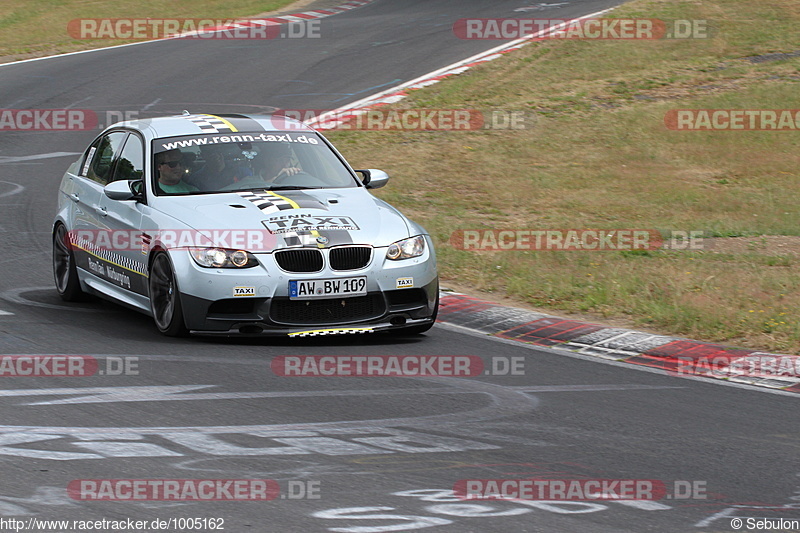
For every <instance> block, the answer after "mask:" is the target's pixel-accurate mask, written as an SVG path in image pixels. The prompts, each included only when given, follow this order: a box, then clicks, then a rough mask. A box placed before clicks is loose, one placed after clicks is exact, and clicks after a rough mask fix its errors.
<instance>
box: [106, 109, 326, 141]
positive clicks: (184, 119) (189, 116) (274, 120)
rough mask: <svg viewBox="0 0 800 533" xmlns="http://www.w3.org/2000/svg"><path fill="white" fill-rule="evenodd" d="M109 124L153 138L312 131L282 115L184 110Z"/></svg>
mask: <svg viewBox="0 0 800 533" xmlns="http://www.w3.org/2000/svg"><path fill="white" fill-rule="evenodd" d="M111 127H125V128H131V129H134V130H138V131H140V132H142V133H143V134H145V135H146V136H148V137H150V138H152V139H157V138H160V137H175V136H179V135H202V134H219V135H235V134H236V133H238V132H270V131H286V130H291V131H306V132H313V131H314V130H313V129H312V128H310V127H308V126H306V125H305V124H304V123H302V122H300V121H298V120H295V119H292V118H289V117H286V116H283V115H278V114H275V115H240V114H218V115H214V114H210V113H188V112H184V114H181V115H173V116H169V117H155V118H146V119H140V120H128V121H125V122H119V123H117V124H114V125H113V126H111Z"/></svg>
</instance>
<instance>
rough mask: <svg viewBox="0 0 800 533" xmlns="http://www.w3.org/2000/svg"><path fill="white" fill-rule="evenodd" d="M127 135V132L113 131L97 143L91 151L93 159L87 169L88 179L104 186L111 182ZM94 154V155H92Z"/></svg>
mask: <svg viewBox="0 0 800 533" xmlns="http://www.w3.org/2000/svg"><path fill="white" fill-rule="evenodd" d="M126 135H127V132H124V131H112V132H111V133H109V134H108V135H103V136H102V137H101V138H100V139H98V140H97V142H95V144H94V145H93V146H92V148H91V149H90V150H89V153H90V155H91V156H92V158H91V161H89V167H88V168H87V169H86V173H85V174H86V177H87V178H89V179H90V180H93V181H96V182H98V183H100V184H102V185H105V184H107V183H108V182H109V181H110V179H109V178H110V177H111V166H112V165H113V164H114V159H116V157H117V156H118V155H119V153H120V149H121V148H122V142H123V141H124V140H125V136H126ZM92 152H94V153H93V154H92Z"/></svg>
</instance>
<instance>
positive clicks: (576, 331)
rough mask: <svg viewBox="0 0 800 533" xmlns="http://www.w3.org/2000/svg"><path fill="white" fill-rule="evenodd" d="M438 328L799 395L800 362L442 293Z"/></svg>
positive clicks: (457, 294)
mask: <svg viewBox="0 0 800 533" xmlns="http://www.w3.org/2000/svg"><path fill="white" fill-rule="evenodd" d="M438 322H443V323H446V324H452V325H456V326H460V327H464V328H467V329H471V330H473V331H478V332H481V333H485V334H487V335H491V336H494V337H499V338H502V339H509V340H514V341H518V342H524V343H528V344H534V345H537V346H546V347H548V348H551V349H555V350H567V351H570V352H573V353H579V354H583V355H589V356H594V357H600V358H603V359H611V360H614V361H620V362H625V363H630V364H635V365H642V366H648V367H652V368H659V369H662V370H666V371H668V372H670V373H672V374H674V375H682V376H686V375H693V376H702V377H708V378H715V379H724V380H727V381H730V382H734V383H744V384H748V385H758V386H762V387H769V388H772V389H780V390H783V391H787V392H795V393H800V357H799V356H796V355H782V354H772V353H767V352H759V351H756V350H748V349H743V348H731V347H728V346H724V345H721V344H713V343H706V342H700V341H694V340H691V339H683V338H679V337H669V336H666V335H655V334H653V333H645V332H641V331H634V330H629V329H623V328H612V327H608V326H602V325H599V324H591V323H587V322H579V321H576V320H568V319H565V318H559V317H555V316H551V315H545V314H542V313H536V312H534V311H527V310H525V309H517V308H513V307H506V306H502V305H498V304H494V303H491V302H487V301H484V300H480V299H478V298H474V297H471V296H467V295H465V294H459V293H454V292H443V293H441V296H440V306H439V317H438Z"/></svg>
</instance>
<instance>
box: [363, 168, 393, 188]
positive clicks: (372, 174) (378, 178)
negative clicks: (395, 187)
mask: <svg viewBox="0 0 800 533" xmlns="http://www.w3.org/2000/svg"><path fill="white" fill-rule="evenodd" d="M356 172H358V173H359V174H361V175H362V176H363V178H362V180H361V182H362V183H363V184H364V186H365V187H366V188H367V189H380V188H381V187H383V186H384V185H386V184H387V183H388V182H389V174H387V173H386V172H384V171H383V170H378V169H376V168H368V169H366V170H356Z"/></svg>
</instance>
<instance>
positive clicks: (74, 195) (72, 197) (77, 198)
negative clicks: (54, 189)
mask: <svg viewBox="0 0 800 533" xmlns="http://www.w3.org/2000/svg"><path fill="white" fill-rule="evenodd" d="M69 198H70V200H72V201H73V202H80V201H81V197H80V196H78V193H76V192H74V193H72V194H70V195H69Z"/></svg>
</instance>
